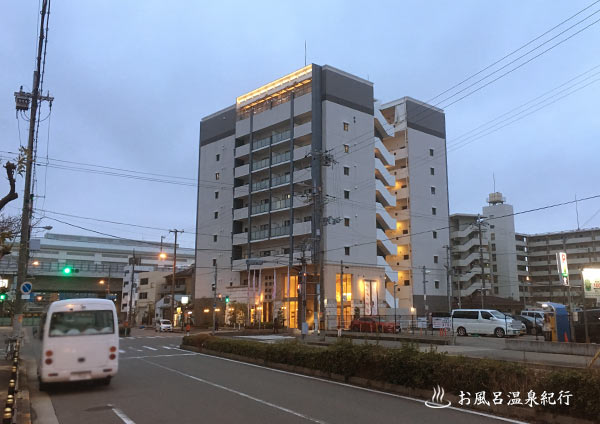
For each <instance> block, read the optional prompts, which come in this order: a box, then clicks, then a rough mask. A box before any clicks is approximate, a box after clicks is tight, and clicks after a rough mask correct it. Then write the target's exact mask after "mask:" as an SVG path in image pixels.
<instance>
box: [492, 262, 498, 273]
mask: <svg viewBox="0 0 600 424" xmlns="http://www.w3.org/2000/svg"><path fill="white" fill-rule="evenodd" d="M492 269H493V270H494V272H498V265H496V264H494V265H493V266H492Z"/></svg>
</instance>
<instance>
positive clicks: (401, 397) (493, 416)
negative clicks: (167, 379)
mask: <svg viewBox="0 0 600 424" xmlns="http://www.w3.org/2000/svg"><path fill="white" fill-rule="evenodd" d="M179 350H184V349H179ZM198 355H199V356H206V357H208V358H214V359H220V360H222V361H229V362H235V363H237V364H242V365H248V366H249V367H255V368H261V369H264V370H269V371H273V372H278V373H281V374H288V375H295V376H296V377H302V378H308V379H311V380H317V381H322V382H324V383H329V384H335V385H338V386H344V387H350V388H352V389H356V390H363V391H365V392H371V393H377V394H381V395H386V396H391V397H395V398H399V399H406V400H412V401H413V402H419V403H423V404H424V403H425V402H427V401H426V400H423V399H418V398H413V397H410V396H403V395H398V394H395V393H388V392H382V391H380V390H375V389H368V388H366V387H360V386H354V385H352V384H348V383H341V382H339V381H333V380H327V379H324V378H319V377H312V376H310V375H304V374H297V373H295V372H289V371H283V370H278V369H276V368H269V367H265V366H262V365H256V364H249V363H247V362H242V361H236V360H235V359H228V358H221V357H220V356H213V355H207V354H205V353H198ZM145 362H148V363H151V364H152V365H156V366H159V367H162V368H167V367H163V366H162V365H158V364H155V363H153V362H150V361H145ZM173 371H175V372H177V373H180V372H179V371H177V370H173ZM180 374H183V373H180ZM183 375H185V374H183ZM192 378H196V377H192ZM444 409H453V410H455V411H458V412H464V413H465V414H473V415H479V416H481V417H486V418H492V419H495V420H498V421H504V422H507V423H511V424H528V423H526V422H525V421H518V420H513V419H510V418H504V417H498V416H496V415H491V414H486V413H485V412H479V411H472V410H470V409H462V408H457V407H455V406H450V407H448V408H444Z"/></svg>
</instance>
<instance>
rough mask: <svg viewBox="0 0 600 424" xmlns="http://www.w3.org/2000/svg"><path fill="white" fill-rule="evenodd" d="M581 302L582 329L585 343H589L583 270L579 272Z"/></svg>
mask: <svg viewBox="0 0 600 424" xmlns="http://www.w3.org/2000/svg"><path fill="white" fill-rule="evenodd" d="M581 300H582V301H583V304H582V307H583V327H584V330H585V342H586V343H589V342H590V335H589V333H588V321H587V314H586V310H585V280H584V279H583V270H581Z"/></svg>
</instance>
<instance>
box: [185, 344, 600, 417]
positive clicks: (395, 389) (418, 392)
mask: <svg viewBox="0 0 600 424" xmlns="http://www.w3.org/2000/svg"><path fill="white" fill-rule="evenodd" d="M180 349H184V350H188V351H191V352H196V353H202V354H206V355H210V356H215V357H221V358H226V359H233V360H236V361H240V362H246V363H249V364H254V365H261V366H264V367H267V368H273V369H277V370H281V371H287V372H292V373H296V374H302V375H307V376H311V377H318V378H322V379H325V380H332V381H337V382H342V383H347V384H351V385H354V386H358V387H364V388H368V389H374V390H379V391H382V392H389V393H394V394H398V395H403V396H409V397H414V398H418V399H422V400H429V399H431V391H430V390H424V389H416V388H411V387H406V386H401V385H397V384H391V383H386V382H383V381H379V380H368V379H365V378H360V377H349V378H345V377H344V376H343V375H339V374H333V373H326V372H323V371H319V370H315V369H312V368H305V367H299V366H295V365H287V364H280V363H276V362H268V361H265V360H263V359H256V358H251V357H247V356H240V355H235V354H231V353H223V352H218V351H214V350H209V349H204V348H198V347H196V346H190V345H183V344H182V345H181V346H180ZM445 397H446V398H447V399H448V400H450V401H451V402H452V403H453V404H457V403H458V401H459V397H458V396H456V395H453V394H451V393H446V396H445ZM501 406H504V405H501ZM457 408H458V409H461V408H460V407H457ZM463 409H467V410H474V411H477V412H484V413H488V414H489V413H493V414H497V415H498V416H500V417H506V418H514V419H521V420H523V419H524V420H528V421H530V422H540V423H549V422H552V423H557V424H595V423H596V422H595V421H590V420H586V419H581V418H573V417H570V416H568V415H555V414H552V413H549V412H543V411H539V410H537V409H525V408H519V407H515V408H514V409H512V410H511V413H507V412H506V409H502V408H500V407H487V408H485V407H477V406H474V407H470V408H463Z"/></svg>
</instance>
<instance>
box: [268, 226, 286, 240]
mask: <svg viewBox="0 0 600 424" xmlns="http://www.w3.org/2000/svg"><path fill="white" fill-rule="evenodd" d="M289 233H290V226H289V225H287V226H285V227H275V228H271V237H277V236H285V235H288V234H289Z"/></svg>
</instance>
